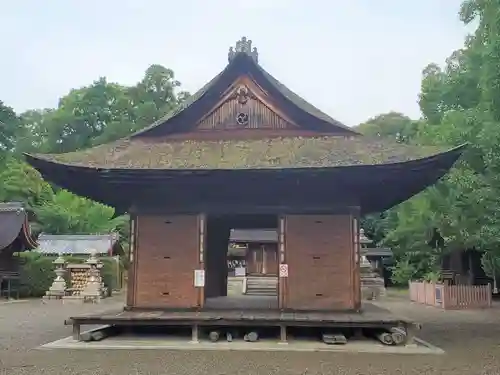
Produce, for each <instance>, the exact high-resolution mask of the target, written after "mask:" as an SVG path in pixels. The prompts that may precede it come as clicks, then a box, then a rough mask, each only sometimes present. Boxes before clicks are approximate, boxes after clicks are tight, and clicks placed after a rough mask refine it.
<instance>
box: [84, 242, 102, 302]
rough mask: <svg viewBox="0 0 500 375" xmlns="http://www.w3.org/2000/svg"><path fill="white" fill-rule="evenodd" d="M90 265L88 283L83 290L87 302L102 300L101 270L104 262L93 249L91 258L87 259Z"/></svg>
mask: <svg viewBox="0 0 500 375" xmlns="http://www.w3.org/2000/svg"><path fill="white" fill-rule="evenodd" d="M85 263H86V264H88V265H89V266H90V269H89V271H88V279H87V285H86V286H85V288H84V289H83V291H82V297H83V300H84V301H85V302H94V303H97V302H100V301H101V295H102V294H101V293H102V285H101V272H100V269H101V268H102V263H101V262H100V261H99V259H98V258H97V252H96V251H95V250H92V251H91V253H90V256H89V258H88V259H87V260H86V261H85Z"/></svg>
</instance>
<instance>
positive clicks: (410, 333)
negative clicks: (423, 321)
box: [405, 323, 418, 347]
mask: <svg viewBox="0 0 500 375" xmlns="http://www.w3.org/2000/svg"><path fill="white" fill-rule="evenodd" d="M417 328H418V326H417V325H416V324H411V323H410V324H407V325H406V345H405V346H410V347H412V346H417V343H416V342H415V331H416V330H417Z"/></svg>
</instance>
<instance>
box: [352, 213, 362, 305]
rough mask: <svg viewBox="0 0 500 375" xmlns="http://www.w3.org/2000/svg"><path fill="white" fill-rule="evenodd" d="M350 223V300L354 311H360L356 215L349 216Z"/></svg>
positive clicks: (357, 225)
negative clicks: (351, 299)
mask: <svg viewBox="0 0 500 375" xmlns="http://www.w3.org/2000/svg"><path fill="white" fill-rule="evenodd" d="M351 218H352V220H351V222H352V230H351V235H352V272H351V275H352V284H351V285H352V298H353V302H354V303H353V305H354V308H355V309H356V310H359V309H361V273H360V269H359V260H360V247H361V246H360V243H359V220H358V217H357V215H353V214H351Z"/></svg>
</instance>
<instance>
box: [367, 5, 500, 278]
mask: <svg viewBox="0 0 500 375" xmlns="http://www.w3.org/2000/svg"><path fill="white" fill-rule="evenodd" d="M460 17H461V19H462V21H463V22H464V23H465V24H469V23H471V22H476V23H477V25H478V27H477V29H476V31H475V32H474V34H473V35H470V36H468V37H467V38H466V40H465V42H464V46H463V48H461V49H459V50H457V51H454V52H453V53H451V55H450V57H449V58H448V59H447V60H446V61H445V64H444V66H443V67H441V66H440V65H438V64H436V63H433V64H430V65H428V66H427V67H425V68H424V69H423V74H422V85H421V92H420V95H419V105H420V109H421V111H422V119H421V120H419V121H411V120H410V119H407V118H405V117H404V116H401V115H396V114H387V115H381V116H378V117H377V118H375V119H372V120H370V121H368V122H367V123H365V124H362V125H360V130H361V131H363V132H365V133H368V134H369V133H370V132H372V133H373V132H375V133H376V134H377V135H379V136H386V137H394V136H396V134H398V133H399V134H401V135H403V136H404V139H405V140H406V141H408V142H412V143H416V144H422V145H423V144H440V145H449V146H457V145H460V144H464V143H468V144H469V147H468V149H467V151H466V152H465V155H464V156H463V158H462V159H461V161H460V162H459V163H458V165H457V166H456V168H454V169H453V170H452V171H451V172H450V173H449V174H448V175H447V176H446V177H445V178H444V179H443V180H442V181H441V182H439V183H438V184H437V185H435V186H433V187H431V188H429V189H427V190H426V191H424V192H423V193H421V194H419V195H417V196H415V197H413V198H412V199H410V200H408V201H407V202H404V203H403V204H401V205H399V206H398V207H395V208H393V209H391V210H390V212H386V213H383V214H382V215H380V216H376V217H369V218H366V219H365V222H366V224H367V226H368V230H369V231H371V234H372V235H374V236H375V237H377V236H378V239H380V240H381V241H382V242H385V243H386V244H388V245H390V246H391V247H393V249H394V250H395V252H396V256H397V259H398V261H399V266H400V267H401V268H405V267H413V269H412V272H413V276H415V275H418V276H420V277H421V276H424V274H426V273H427V274H428V273H431V274H432V273H434V272H436V271H437V266H438V264H439V260H440V259H441V258H442V256H443V255H444V254H446V253H448V252H451V251H454V250H465V249H476V250H480V251H482V252H483V253H484V256H483V264H485V263H489V265H486V266H485V269H486V271H487V272H488V273H489V274H490V275H491V274H493V273H497V272H498V270H495V269H494V268H495V267H494V263H495V262H496V263H499V264H500V262H499V260H498V259H500V246H499V245H500V244H499V238H500V201H499V200H498V198H497V197H498V196H499V194H500V184H499V182H500V181H499V179H500V174H499V172H500V169H499V168H500V164H499V163H500V148H499V147H498V145H499V144H500V0H469V1H465V2H464V3H463V4H462V7H461V10H460ZM492 264H493V266H492ZM497 268H498V267H497Z"/></svg>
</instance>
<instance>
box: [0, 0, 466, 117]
mask: <svg viewBox="0 0 500 375" xmlns="http://www.w3.org/2000/svg"><path fill="white" fill-rule="evenodd" d="M460 2H461V1H460V0H418V1H416V0H411V1H410V0H376V1H375V0H309V1H305V0H210V1H207V0H181V1H169V0H99V1H97V0H87V1H76V0H45V1H40V0H17V1H9V0H0V9H1V10H0V32H1V35H2V56H1V59H0V100H3V101H4V102H5V103H6V104H7V105H10V106H12V107H14V108H15V109H16V110H17V111H24V110H26V109H31V108H42V107H55V106H56V105H57V101H58V99H59V98H60V97H61V96H63V95H64V94H66V93H67V92H68V91H69V89H71V88H74V87H79V86H83V85H87V84H90V83H91V82H92V81H93V80H94V79H97V78H98V77H99V76H106V77H107V78H108V79H109V80H111V81H116V82H119V83H122V84H134V83H136V82H137V81H138V80H139V79H140V78H141V76H142V74H143V72H144V70H145V69H146V68H147V67H148V66H149V65H151V64H153V63H157V64H162V65H164V66H166V67H169V68H171V69H173V70H174V72H175V74H176V78H177V79H178V80H180V81H181V83H182V87H183V89H186V90H188V91H191V92H194V91H196V90H197V89H198V88H200V87H201V86H202V85H203V84H204V83H206V82H207V81H208V80H210V79H211V78H212V77H213V76H214V75H216V74H217V73H218V72H219V71H220V70H222V69H223V68H224V66H225V65H226V64H227V52H228V48H229V47H230V46H231V45H234V43H235V42H236V41H237V40H238V39H240V37H241V36H247V37H249V38H250V39H252V40H253V43H254V46H256V47H257V48H258V50H259V62H260V63H261V65H262V66H263V67H264V68H265V69H266V70H267V71H268V72H270V73H271V74H273V75H274V76H275V77H276V78H278V79H279V80H280V81H281V82H283V83H285V84H286V85H287V86H288V87H289V88H291V89H292V90H294V91H295V92H297V93H298V94H299V95H301V96H303V97H304V98H306V99H307V100H308V101H310V102H311V103H312V104H314V105H316V106H317V107H319V108H321V109H322V110H324V111H325V112H327V113H328V114H330V115H331V116H332V117H334V118H336V119H337V120H340V121H343V122H344V123H346V124H347V125H351V126H352V125H356V124H358V123H359V122H362V121H365V120H366V119H368V118H369V117H372V116H375V115H377V114H379V113H383V112H387V111H391V110H395V111H400V112H403V113H405V114H407V115H409V116H411V117H415V118H417V117H419V116H420V113H419V109H418V105H417V95H418V92H419V89H420V79H421V71H422V69H423V68H424V66H425V65H426V64H428V63H430V62H438V63H443V62H444V60H445V58H446V57H448V56H449V54H450V53H451V52H452V51H453V50H454V49H457V48H460V47H461V46H462V45H463V40H464V37H465V35H466V29H465V28H464V27H463V25H462V24H461V23H460V21H459V19H458V16H457V12H458V9H459V5H460Z"/></svg>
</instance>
